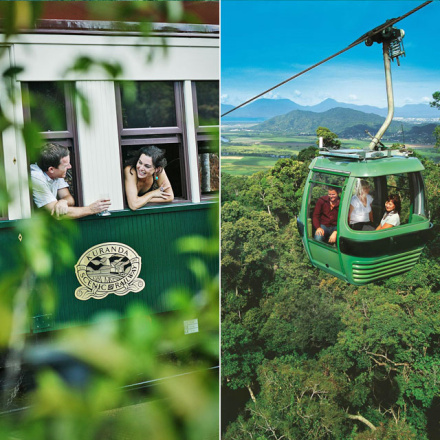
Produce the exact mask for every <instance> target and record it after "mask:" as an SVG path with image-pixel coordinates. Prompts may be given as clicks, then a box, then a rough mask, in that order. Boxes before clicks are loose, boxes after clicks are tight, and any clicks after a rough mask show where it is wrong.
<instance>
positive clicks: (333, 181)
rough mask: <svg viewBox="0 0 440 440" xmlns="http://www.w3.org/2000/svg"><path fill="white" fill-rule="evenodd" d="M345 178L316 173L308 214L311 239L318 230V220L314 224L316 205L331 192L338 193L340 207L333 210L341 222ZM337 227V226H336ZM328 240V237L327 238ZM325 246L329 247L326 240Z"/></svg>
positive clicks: (313, 178) (310, 193) (308, 231)
mask: <svg viewBox="0 0 440 440" xmlns="http://www.w3.org/2000/svg"><path fill="white" fill-rule="evenodd" d="M345 180H346V179H345V177H344V176H340V175H336V174H327V173H321V172H314V173H313V177H312V181H311V185H310V191H309V203H308V214H307V235H308V237H309V238H311V239H314V238H315V234H316V230H317V224H314V223H316V220H315V222H314V220H313V218H314V214H315V209H317V208H316V205H317V203H318V201H319V199H321V198H323V197H324V198H325V199H326V198H327V197H328V193H329V190H333V191H336V193H337V199H336V205H338V207H337V208H336V207H335V208H333V209H335V213H337V222H339V221H340V219H339V217H340V216H339V209H340V208H339V202H340V200H341V199H342V191H343V188H344V185H345ZM317 214H318V213H317V212H316V214H315V217H317ZM336 226H337V224H336ZM327 238H328V237H327ZM322 243H323V244H325V245H328V243H327V240H324V241H323V242H322Z"/></svg>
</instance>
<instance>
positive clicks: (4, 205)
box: [0, 136, 8, 220]
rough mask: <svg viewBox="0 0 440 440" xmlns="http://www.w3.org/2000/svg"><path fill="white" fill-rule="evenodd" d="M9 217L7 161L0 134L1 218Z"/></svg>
mask: <svg viewBox="0 0 440 440" xmlns="http://www.w3.org/2000/svg"><path fill="white" fill-rule="evenodd" d="M7 219H8V197H7V188H6V177H5V161H4V157H3V145H2V137H1V136H0V220H7Z"/></svg>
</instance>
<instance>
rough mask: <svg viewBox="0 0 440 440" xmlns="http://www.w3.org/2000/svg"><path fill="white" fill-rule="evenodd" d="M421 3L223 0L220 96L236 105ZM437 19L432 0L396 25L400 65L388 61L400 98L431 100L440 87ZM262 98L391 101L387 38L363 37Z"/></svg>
mask: <svg viewBox="0 0 440 440" xmlns="http://www.w3.org/2000/svg"><path fill="white" fill-rule="evenodd" d="M422 3H423V2H419V1H379V0H376V1H330V0H327V1H316V0H309V1H295V0H284V1H263V0H261V1H260V0H250V1H245V0H242V1H233V0H222V2H221V66H222V67H221V69H222V73H221V80H222V92H221V95H222V102H223V103H228V104H233V105H238V104H240V103H242V102H244V101H246V100H247V99H249V98H251V97H252V96H254V95H256V94H258V93H261V92H263V91H264V90H266V89H268V88H270V87H272V86H273V85H275V84H277V83H279V82H281V81H283V80H285V79H287V78H289V77H290V76H292V75H294V74H295V73H298V72H300V71H301V70H303V69H305V68H306V67H309V66H310V65H312V64H314V63H316V62H318V61H320V60H322V59H324V58H326V57H328V56H330V55H332V54H333V53H335V52H337V51H339V50H341V49H343V48H345V47H346V46H348V45H349V44H351V43H352V42H353V41H354V40H356V39H357V38H359V37H360V36H361V35H363V34H364V33H366V32H368V31H369V30H371V29H372V28H374V27H376V26H378V25H380V24H382V23H384V22H385V21H386V20H387V19H390V18H395V17H398V16H400V15H403V14H405V13H407V12H408V11H410V10H411V9H413V8H415V7H416V6H418V5H420V4H422ZM439 23H440V1H435V2H433V3H431V4H429V5H428V6H426V7H424V8H422V9H421V10H419V11H418V12H416V13H414V14H413V15H410V16H409V17H407V18H405V19H404V20H402V21H400V22H399V23H397V24H396V25H395V26H396V27H398V28H401V29H403V30H404V31H405V37H404V39H403V43H404V46H405V51H406V57H403V58H401V61H400V64H401V66H400V67H398V66H397V63H396V62H395V61H394V62H392V63H391V64H392V65H391V68H392V76H393V86H394V87H393V88H394V99H395V105H396V106H399V107H400V106H403V105H405V104H419V103H423V102H427V101H429V99H431V97H432V93H433V92H435V91H436V90H440V56H439V55H438V53H439V42H440V39H439V36H438V27H439ZM265 98H288V99H291V100H293V101H295V102H296V103H298V104H301V105H314V104H318V103H319V102H321V101H323V100H324V99H326V98H333V99H336V100H337V101H341V102H348V103H353V104H358V105H364V104H367V105H374V106H377V107H386V105H387V103H386V91H385V79H384V69H383V57H382V46H381V45H379V44H377V43H374V44H373V46H371V47H367V46H366V45H365V43H361V44H360V45H358V46H356V47H355V48H353V49H351V50H349V51H347V52H345V53H344V54H342V55H340V56H338V57H336V58H335V59H333V60H330V61H328V62H327V63H325V64H324V65H321V66H319V67H317V68H316V69H314V70H312V71H311V72H308V73H306V74H304V75H303V76H301V77H299V78H297V79H295V80H293V81H291V82H289V83H287V84H285V85H283V86H281V87H280V88H278V89H276V90H274V91H273V92H270V93H269V94H268V95H266V96H265Z"/></svg>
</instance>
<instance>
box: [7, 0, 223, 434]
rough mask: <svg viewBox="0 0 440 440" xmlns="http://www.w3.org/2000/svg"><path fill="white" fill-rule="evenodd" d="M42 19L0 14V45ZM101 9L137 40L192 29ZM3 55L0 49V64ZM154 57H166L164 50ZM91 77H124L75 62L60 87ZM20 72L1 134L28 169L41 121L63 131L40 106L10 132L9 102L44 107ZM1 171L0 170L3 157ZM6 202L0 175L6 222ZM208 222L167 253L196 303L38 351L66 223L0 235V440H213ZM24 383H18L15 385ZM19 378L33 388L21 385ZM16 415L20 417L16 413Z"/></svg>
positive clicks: (83, 60)
mask: <svg viewBox="0 0 440 440" xmlns="http://www.w3.org/2000/svg"><path fill="white" fill-rule="evenodd" d="M97 3H100V2H87V7H88V8H89V10H90V12H91V14H92V16H93V11H94V10H95V9H96V8H100V11H99V12H100V14H101V16H102V11H103V8H102V6H103V5H104V3H107V2H102V4H101V5H97ZM104 6H105V5H104ZM41 8H42V2H0V17H2V18H3V26H4V41H5V42H7V41H8V39H10V38H11V37H12V36H13V35H15V34H17V33H19V32H20V30H21V29H32V28H33V27H34V23H35V20H36V19H37V18H38V17H39V14H40V13H41ZM104 9H105V11H106V12H107V13H108V17H107V19H109V20H117V21H121V20H125V19H126V18H129V17H133V15H135V16H136V14H137V13H138V12H139V13H140V12H142V14H145V17H146V18H145V19H139V24H138V25H137V29H138V30H140V31H141V32H142V35H141V37H142V38H148V37H149V35H150V31H151V29H152V25H151V21H155V20H156V19H157V18H158V17H161V21H162V22H169V23H172V22H180V21H185V19H189V18H191V17H190V16H188V15H187V14H186V13H185V12H184V10H183V7H182V3H181V2H114V3H113V4H112V7H111V8H109V7H105V8H104ZM142 38H141V39H140V42H142ZM4 50H5V48H4V47H0V56H1V55H3V53H4V52H3V51H4ZM158 50H160V51H161V52H163V53H165V54H166V41H165V40H164V39H163V40H162V44H161V45H160V46H159V47H158ZM152 54H153V51H150V52H149V53H147V55H146V56H145V60H146V61H148V60H151V56H152ZM91 69H101V70H102V71H103V72H104V73H105V75H106V76H107V77H108V78H109V79H111V80H114V79H117V78H118V77H119V76H120V75H121V73H122V67H121V66H120V65H119V64H117V63H109V62H108V61H107V60H103V59H102V60H101V59H92V58H89V57H84V56H83V57H80V58H78V59H76V60H73V62H72V65H71V67H69V68H67V69H66V71H65V75H66V78H67V79H68V78H69V75H71V74H72V73H75V75H78V74H84V75H87V72H89V71H90V70H91ZM22 71H23V69H22V67H20V66H15V67H12V68H9V69H7V70H6V71H4V72H2V82H1V85H0V86H1V90H2V91H3V90H4V91H5V92H6V93H4V94H3V93H2V96H1V99H0V134H2V133H3V132H4V131H6V130H15V131H16V132H17V133H20V134H21V136H22V138H23V140H24V142H25V145H26V153H27V158H28V160H29V161H30V162H33V161H35V159H36V157H37V156H38V151H39V148H40V147H41V145H42V143H43V139H42V137H41V134H40V132H41V131H42V125H41V124H44V122H42V121H49V124H55V126H56V127H57V126H59V124H62V121H61V122H60V119H59V117H58V115H57V114H56V112H53V111H52V110H53V109H51V108H50V106H48V105H45V106H42V107H43V108H44V109H45V111H44V112H43V113H44V114H41V115H40V116H41V118H40V119H39V120H38V122H39V123H38V122H37V123H36V122H35V121H34V122H30V121H25V122H24V124H23V125H22V126H20V125H15V124H14V122H13V120H14V118H13V117H12V116H11V115H10V114H9V113H8V111H9V110H8V109H10V108H11V107H13V105H12V104H14V103H16V102H17V99H18V98H19V97H20V99H21V98H23V100H24V101H25V102H26V103H27V104H28V105H29V107H30V109H31V111H32V109H33V108H36V104H37V103H38V104H40V106H41V99H45V98H47V96H46V97H44V96H38V95H37V94H33V93H32V91H30V93H29V95H25V94H23V96H22V97H21V96H20V94H19V93H18V90H17V89H16V87H15V84H16V82H15V77H16V76H17V75H19V74H20V73H21V72H22ZM130 87H131V89H133V87H132V85H130V84H128V85H126V86H125V90H130ZM72 92H73V93H74V94H75V95H74V97H73V98H74V99H75V100H76V101H77V102H78V103H79V106H80V109H81V115H82V118H83V119H84V120H85V121H86V122H90V118H91V117H92V115H91V114H90V109H89V106H88V103H87V100H86V98H85V97H84V96H82V94H81V93H80V92H79V91H77V90H72ZM128 93H129V92H128ZM43 95H44V94H43ZM46 110H47V111H46ZM34 119H35V118H34ZM36 119H38V118H36ZM0 139H1V136H0ZM0 147H1V145H0ZM0 166H1V167H2V168H3V166H4V163H3V156H0ZM8 201H9V195H8V192H7V191H6V185H5V181H4V179H3V173H2V175H1V179H0V214H2V215H1V216H5V213H6V209H7V204H8ZM211 215H212V219H211V224H212V231H213V232H212V235H211V236H210V237H209V238H206V237H185V238H182V240H181V241H180V242H179V243H178V244H177V247H176V252H181V253H182V254H184V255H185V258H187V261H188V267H189V269H190V270H191V271H192V272H193V274H194V276H195V277H196V279H197V280H198V282H199V283H198V284H199V285H200V286H201V288H200V290H199V291H198V292H189V291H188V290H187V289H185V288H181V289H176V290H175V291H173V292H168V293H167V294H169V297H170V298H172V299H171V300H170V301H171V303H170V308H171V309H175V310H176V312H172V313H169V314H162V315H160V316H159V315H154V313H153V312H152V311H150V310H146V309H145V308H143V307H141V306H139V305H133V306H131V307H129V309H128V310H127V312H126V314H124V315H123V316H122V315H118V314H114V313H106V314H101V315H97V316H95V318H94V321H93V322H92V323H91V325H88V326H83V327H73V328H70V329H66V330H62V331H57V332H56V334H54V335H52V336H51V338H41V340H40V341H39V339H40V338H37V341H39V343H38V344H32V340H31V339H29V340H28V339H27V338H26V335H27V334H28V333H29V328H30V327H29V326H30V317H32V316H34V315H35V313H36V312H37V311H38V313H43V314H52V313H55V312H56V309H57V299H58V295H57V292H56V291H55V288H54V284H53V276H54V274H56V273H57V271H62V270H63V268H64V267H66V266H69V267H72V266H73V264H74V255H73V251H72V247H71V243H72V242H73V241H74V240H75V238H76V237H75V232H74V231H75V230H76V229H75V228H74V227H73V226H74V223H73V221H71V220H68V219H66V220H63V221H58V220H56V219H54V218H53V217H52V216H50V215H49V214H48V213H47V212H46V211H44V210H42V211H38V212H34V213H33V215H32V219H25V220H20V221H17V222H11V224H10V225H8V228H5V229H4V230H2V233H3V237H2V239H3V245H4V247H5V249H9V252H7V253H2V254H1V255H0V267H1V268H2V277H1V279H0V295H1V297H2V301H1V304H0V322H1V325H0V348H1V349H2V364H3V366H4V368H2V370H1V376H0V383H1V385H2V396H1V397H2V411H4V412H3V413H2V417H1V418H0V438H2V439H11V440H12V439H15V440H16V439H35V440H38V439H45V440H46V439H48V440H50V439H57V440H58V439H61V438H62V439H64V440H77V439H78V440H79V439H81V440H87V439H96V440H97V439H100V440H101V439H108V440H111V439H115V440H124V439H127V440H128V439H130V440H136V439H145V438H152V439H153V438H154V439H164V440H172V439H194V440H195V439H211V438H216V437H217V435H218V401H219V395H218V350H219V338H218V336H219V335H218V317H219V310H218V305H219V304H218V283H219V280H218V274H217V273H214V274H213V273H211V272H210V270H209V269H208V265H207V261H208V260H212V259H214V260H217V259H218V210H213V212H212V214H211ZM12 223H13V224H12ZM13 250H16V252H14V251H13ZM210 267H212V265H210ZM188 317H199V320H198V321H199V322H198V325H199V328H200V332H198V333H193V334H189V335H185V334H184V329H183V326H182V322H183V321H184V320H187V319H188ZM190 319H192V318H190ZM35 339H36V338H35V337H34V338H33V340H35ZM23 378H25V379H24V381H25V383H21V382H22V380H23ZM29 378H31V379H33V380H35V382H34V383H31V382H29ZM134 383H137V384H139V385H138V386H134V385H132V384H134ZM22 391H26V393H24V394H23V393H22ZM21 407H26V409H25V410H23V411H15V409H16V408H21ZM9 410H11V411H10V412H8V411H9Z"/></svg>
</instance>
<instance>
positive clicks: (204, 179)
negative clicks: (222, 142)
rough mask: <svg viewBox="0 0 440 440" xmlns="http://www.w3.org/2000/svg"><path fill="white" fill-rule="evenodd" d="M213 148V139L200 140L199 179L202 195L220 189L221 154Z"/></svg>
mask: <svg viewBox="0 0 440 440" xmlns="http://www.w3.org/2000/svg"><path fill="white" fill-rule="evenodd" d="M212 150H213V148H212V145H211V141H209V142H206V141H200V142H198V155H199V157H198V159H199V181H200V187H201V192H202V195H205V194H212V193H215V192H218V190H219V156H218V153H216V152H213V151H212ZM217 150H218V149H217Z"/></svg>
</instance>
